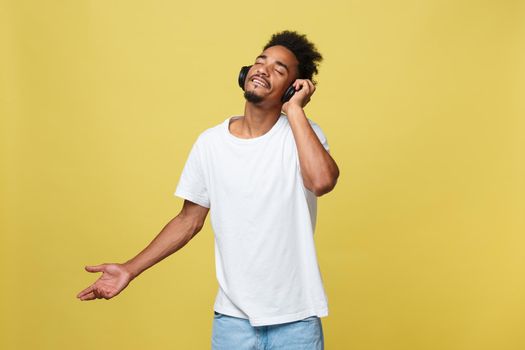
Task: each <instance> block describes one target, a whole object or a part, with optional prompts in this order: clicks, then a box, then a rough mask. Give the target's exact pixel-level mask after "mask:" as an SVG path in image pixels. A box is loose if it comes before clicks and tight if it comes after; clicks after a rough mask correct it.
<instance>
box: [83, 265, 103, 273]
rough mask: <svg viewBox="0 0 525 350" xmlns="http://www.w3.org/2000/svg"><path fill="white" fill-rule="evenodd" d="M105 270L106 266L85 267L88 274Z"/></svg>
mask: <svg viewBox="0 0 525 350" xmlns="http://www.w3.org/2000/svg"><path fill="white" fill-rule="evenodd" d="M105 269H106V264H100V265H92V266H86V270H87V271H89V272H103V271H104V270H105Z"/></svg>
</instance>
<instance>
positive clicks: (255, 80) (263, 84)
mask: <svg viewBox="0 0 525 350" xmlns="http://www.w3.org/2000/svg"><path fill="white" fill-rule="evenodd" d="M253 82H254V83H255V84H257V85H260V86H262V87H268V86H267V85H266V83H265V82H264V81H262V80H259V79H257V78H255V79H253Z"/></svg>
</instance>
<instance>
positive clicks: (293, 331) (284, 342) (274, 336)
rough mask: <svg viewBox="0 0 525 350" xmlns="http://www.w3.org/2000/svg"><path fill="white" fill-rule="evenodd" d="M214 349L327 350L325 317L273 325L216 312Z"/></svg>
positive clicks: (214, 317) (312, 317) (213, 335)
mask: <svg viewBox="0 0 525 350" xmlns="http://www.w3.org/2000/svg"><path fill="white" fill-rule="evenodd" d="M211 338H212V339H211V342H212V350H323V349H324V337H323V327H322V325H321V318H319V317H317V316H311V317H307V318H305V319H302V320H299V321H294V322H288V323H281V324H275V325H269V326H255V327H254V326H252V325H251V324H250V322H249V321H248V320H247V319H244V318H238V317H233V316H228V315H224V314H221V313H218V312H216V311H214V316H213V327H212V337H211Z"/></svg>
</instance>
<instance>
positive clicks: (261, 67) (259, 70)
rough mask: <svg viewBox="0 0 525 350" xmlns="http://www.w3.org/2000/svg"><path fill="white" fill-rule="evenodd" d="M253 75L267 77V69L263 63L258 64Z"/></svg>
mask: <svg viewBox="0 0 525 350" xmlns="http://www.w3.org/2000/svg"><path fill="white" fill-rule="evenodd" d="M255 73H257V74H261V75H266V76H268V67H267V66H266V64H265V63H261V64H258V65H257V66H256V67H255Z"/></svg>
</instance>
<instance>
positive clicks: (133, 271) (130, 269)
mask: <svg viewBox="0 0 525 350" xmlns="http://www.w3.org/2000/svg"><path fill="white" fill-rule="evenodd" d="M121 265H122V268H123V269H124V270H125V271H126V272H127V273H128V275H129V280H130V281H131V280H134V279H135V277H137V276H138V275H139V274H140V272H141V271H139V270H138V269H137V268H136V267H135V266H133V263H132V260H129V261H127V262H125V263H123V264H121Z"/></svg>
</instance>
